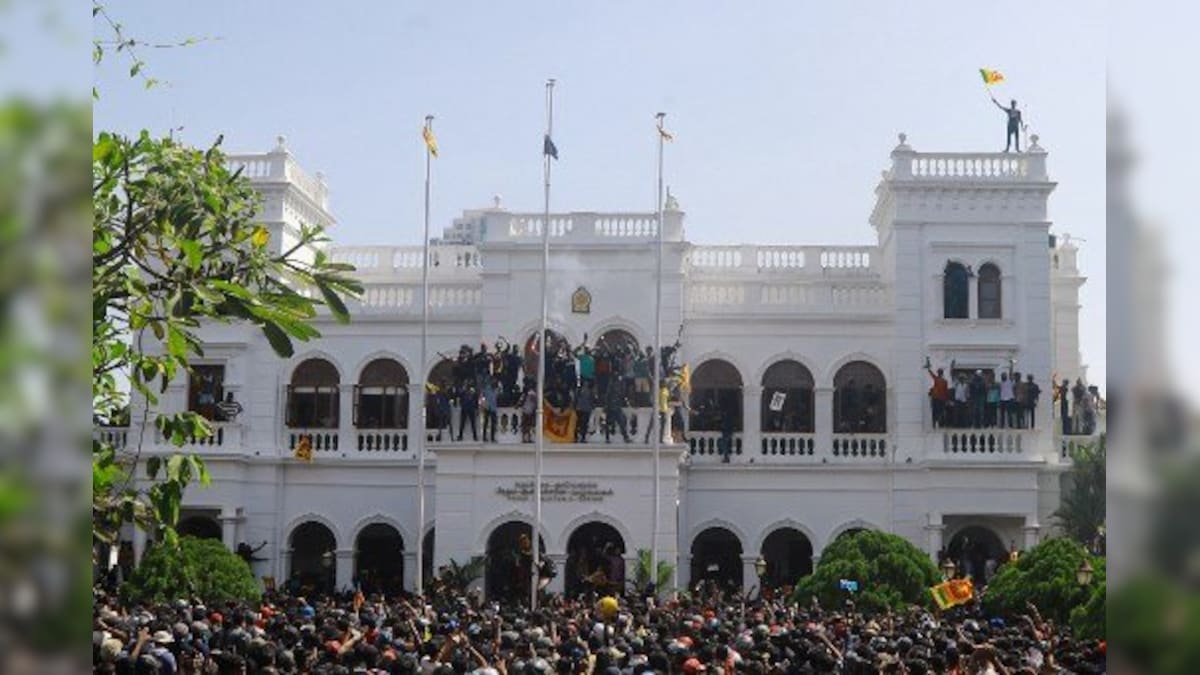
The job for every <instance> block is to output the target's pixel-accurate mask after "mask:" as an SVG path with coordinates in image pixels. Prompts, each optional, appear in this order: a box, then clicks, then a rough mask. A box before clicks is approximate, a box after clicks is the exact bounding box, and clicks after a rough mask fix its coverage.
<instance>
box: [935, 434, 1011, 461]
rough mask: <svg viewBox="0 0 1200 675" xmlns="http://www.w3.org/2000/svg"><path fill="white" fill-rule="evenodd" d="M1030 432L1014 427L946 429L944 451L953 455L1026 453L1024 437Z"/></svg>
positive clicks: (999, 455) (943, 439) (998, 455)
mask: <svg viewBox="0 0 1200 675" xmlns="http://www.w3.org/2000/svg"><path fill="white" fill-rule="evenodd" d="M1028 433H1030V432H1026V431H1019V430H1012V429H1008V430H1006V429H951V430H946V431H943V432H942V453H943V454H945V455H946V456H953V457H962V456H972V457H1002V456H1005V455H1008V456H1016V455H1024V454H1026V451H1025V447H1024V438H1025V436H1026V435H1027V434H1028Z"/></svg>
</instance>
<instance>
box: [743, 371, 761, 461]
mask: <svg viewBox="0 0 1200 675" xmlns="http://www.w3.org/2000/svg"><path fill="white" fill-rule="evenodd" d="M742 406H743V409H742V452H743V453H744V454H745V455H746V456H750V457H753V456H754V455H757V454H758V453H759V452H760V451H761V450H762V440H761V439H762V387H760V386H758V384H757V383H755V384H750V385H747V386H745V387H744V388H743V389H742Z"/></svg>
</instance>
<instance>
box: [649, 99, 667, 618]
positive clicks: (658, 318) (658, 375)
mask: <svg viewBox="0 0 1200 675" xmlns="http://www.w3.org/2000/svg"><path fill="white" fill-rule="evenodd" d="M666 116H667V114H666V113H662V112H660V113H658V114H657V115H656V116H655V117H657V118H658V124H657V128H658V201H657V202H656V203H655V208H656V210H657V211H658V246H657V248H656V256H655V257H656V261H655V265H656V269H657V272H656V274H655V276H654V280H655V289H654V385H653V391H652V392H651V394H650V400H651V404H650V406H651V413H650V419H651V424H654V423H655V422H657V426H656V427H654V445H653V446H651V447H652V448H653V453H654V454H653V455H652V456H651V459H650V461H652V462H654V490H653V495H654V518H653V521H652V525H651V530H650V579H649V580H650V581H651V582H653V583H654V592H655V594H656V595H657V594H658V592H659V588H658V530H659V526H660V523H659V519H660V515H661V514H660V512H661V511H662V509H661V505H660V504H659V501H660V498H659V482H660V480H659V472H660V468H659V461H658V452H659V444H660V442H661V441H662V434H663V429H664V428H665V427H666V420H665V419H664V417H662V416H660V415H661V413H660V412H659V391H660V390H661V388H662V371H663V363H662V291H663V280H662V276H663V145H664V143H665V141H666V136H664V135H663V119H664V118H665V117H666Z"/></svg>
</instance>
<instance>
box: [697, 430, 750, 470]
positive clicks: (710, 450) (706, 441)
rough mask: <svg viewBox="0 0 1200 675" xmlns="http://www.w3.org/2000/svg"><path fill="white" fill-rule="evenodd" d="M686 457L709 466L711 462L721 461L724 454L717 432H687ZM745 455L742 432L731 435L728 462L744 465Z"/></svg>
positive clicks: (719, 435)
mask: <svg viewBox="0 0 1200 675" xmlns="http://www.w3.org/2000/svg"><path fill="white" fill-rule="evenodd" d="M687 438H688V456H689V457H691V460H692V461H693V462H696V463H706V464H711V463H712V462H713V461H717V462H720V461H723V459H724V453H723V450H724V448H722V444H721V432H719V431H689V432H688V435H687ZM746 457H747V455H746V453H745V452H744V451H743V448H742V432H740V431H738V432H735V433H734V434H733V440H732V448H730V449H729V461H730V462H737V463H739V464H741V463H745V461H746Z"/></svg>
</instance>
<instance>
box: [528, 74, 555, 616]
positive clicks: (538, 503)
mask: <svg viewBox="0 0 1200 675" xmlns="http://www.w3.org/2000/svg"><path fill="white" fill-rule="evenodd" d="M553 131H554V78H550V79H549V80H546V138H547V139H550V138H551V133H552V132H553ZM546 150H547V148H545V147H543V148H542V162H543V169H542V171H543V175H544V176H545V179H546V180H545V208H544V210H543V215H542V321H541V329H540V331H539V332H538V340H539V345H540V347H539V349H538V372H537V411H536V412H535V413H534V414H535V415H537V418H536V419H537V424H536V425H535V433H536V434H537V438H535V439H534V444H535V449H534V460H533V464H534V469H533V533H532V535H531V536H530V538H529V539H530V542H531V543H530V546H531V547H532V548H533V570H532V571H531V574H530V576H531V581H530V584H529V595H530V598H529V606H530V607H531V608H533V609H536V608H537V604H538V579H539V571H538V570H539V567H540V565H541V560H542V548H541V546H540V544H541V537H540V536H539V535H540V533H541V531H542V449H543V445H544V443H545V433H544V432H545V425H546V413H545V400H546V399H545V391H546V349H547V347H548V345H547V344H546V342H547V340H546V329H547V327H548V326H547V311H548V310H547V305H546V290H547V283H546V279H547V275H548V271H549V269H550V153H548V152H546Z"/></svg>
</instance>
